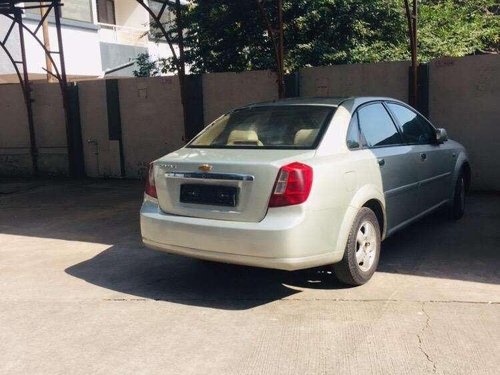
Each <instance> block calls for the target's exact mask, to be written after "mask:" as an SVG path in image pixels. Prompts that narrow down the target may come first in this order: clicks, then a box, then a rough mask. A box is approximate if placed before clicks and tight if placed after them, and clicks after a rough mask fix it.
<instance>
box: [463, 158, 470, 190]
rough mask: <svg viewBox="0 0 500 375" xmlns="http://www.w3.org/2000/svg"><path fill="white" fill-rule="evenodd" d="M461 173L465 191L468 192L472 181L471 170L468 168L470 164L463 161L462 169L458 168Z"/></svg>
mask: <svg viewBox="0 0 500 375" xmlns="http://www.w3.org/2000/svg"><path fill="white" fill-rule="evenodd" d="M460 169H461V171H462V173H463V174H464V179H465V191H467V192H468V191H469V190H470V185H471V181H472V176H471V173H472V171H471V168H470V164H469V162H468V161H465V162H464V163H463V164H462V167H461V168H460Z"/></svg>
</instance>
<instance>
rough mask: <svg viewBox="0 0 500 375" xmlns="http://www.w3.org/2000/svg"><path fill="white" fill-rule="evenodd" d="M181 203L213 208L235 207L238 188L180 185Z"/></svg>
mask: <svg viewBox="0 0 500 375" xmlns="http://www.w3.org/2000/svg"><path fill="white" fill-rule="evenodd" d="M180 200H181V202H182V203H194V204H209V205H213V206H226V207H236V205H237V204H238V188H235V187H232V186H213V185H194V184H183V185H181V197H180Z"/></svg>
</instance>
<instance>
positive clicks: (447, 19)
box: [138, 0, 500, 74]
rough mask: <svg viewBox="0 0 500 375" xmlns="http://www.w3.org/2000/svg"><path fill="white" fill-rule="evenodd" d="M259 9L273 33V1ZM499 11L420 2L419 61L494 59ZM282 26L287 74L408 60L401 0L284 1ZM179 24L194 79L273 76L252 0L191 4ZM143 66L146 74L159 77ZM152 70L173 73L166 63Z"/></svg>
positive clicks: (488, 5)
mask: <svg viewBox="0 0 500 375" xmlns="http://www.w3.org/2000/svg"><path fill="white" fill-rule="evenodd" d="M263 5H264V7H265V9H266V12H267V14H268V15H269V18H270V20H271V22H272V23H273V25H276V24H277V21H276V19H277V12H276V1H275V0H264V1H263ZM499 8H500V7H499V5H498V0H473V1H471V0H420V1H419V59H420V60H421V61H428V60H430V59H433V58H438V57H442V56H464V55H468V54H474V53H484V52H498V51H499V50H500V20H499V19H500V17H499ZM284 19H285V26H284V27H285V29H284V30H285V31H284V39H285V68H286V70H288V71H293V70H296V69H299V68H302V67H304V66H321V65H330V64H346V63H368V62H378V61H394V60H405V59H409V58H410V54H409V46H408V44H409V42H408V31H407V21H406V16H405V13H404V3H403V0H284ZM184 22H185V26H186V34H185V44H186V62H187V63H188V64H189V65H190V67H191V71H192V72H194V73H204V72H222V71H244V70H250V69H252V70H258V69H275V68H276V67H275V64H276V63H275V60H274V54H273V50H272V43H271V41H270V39H269V37H268V35H267V32H266V28H265V25H264V23H263V20H262V17H261V15H260V13H259V11H258V7H257V4H256V0H238V1H235V0H193V1H192V2H191V3H190V5H189V6H188V9H187V11H186V15H185V19H184ZM166 24H167V25H168V26H169V28H170V30H173V31H172V38H174V39H175V38H176V35H175V30H174V28H173V27H172V20H170V21H169V23H166ZM153 34H154V30H153ZM144 63H145V64H146V66H145V69H144V72H145V73H146V74H147V73H148V71H149V72H151V74H158V72H157V71H156V70H155V69H150V70H148V69H149V68H148V67H150V65H147V64H150V63H151V61H149V60H147V59H145V60H144ZM138 64H139V65H140V62H139V61H138ZM155 65H156V67H157V68H158V69H160V70H161V71H163V72H165V71H174V68H173V67H172V63H171V61H169V60H168V59H167V60H164V61H159V62H156V64H155ZM139 71H141V69H139Z"/></svg>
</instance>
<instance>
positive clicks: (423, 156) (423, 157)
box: [420, 152, 427, 160]
mask: <svg viewBox="0 0 500 375" xmlns="http://www.w3.org/2000/svg"><path fill="white" fill-rule="evenodd" d="M420 159H422V160H425V159H427V154H425V153H423V152H422V153H421V154H420Z"/></svg>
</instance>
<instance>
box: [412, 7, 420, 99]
mask: <svg viewBox="0 0 500 375" xmlns="http://www.w3.org/2000/svg"><path fill="white" fill-rule="evenodd" d="M417 20H418V4H417V0H413V9H412V21H413V22H412V38H413V45H412V51H411V65H412V80H413V82H412V96H413V103H412V105H413V106H414V107H417V106H418V59H417V49H418V44H417V43H418V40H417Z"/></svg>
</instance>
